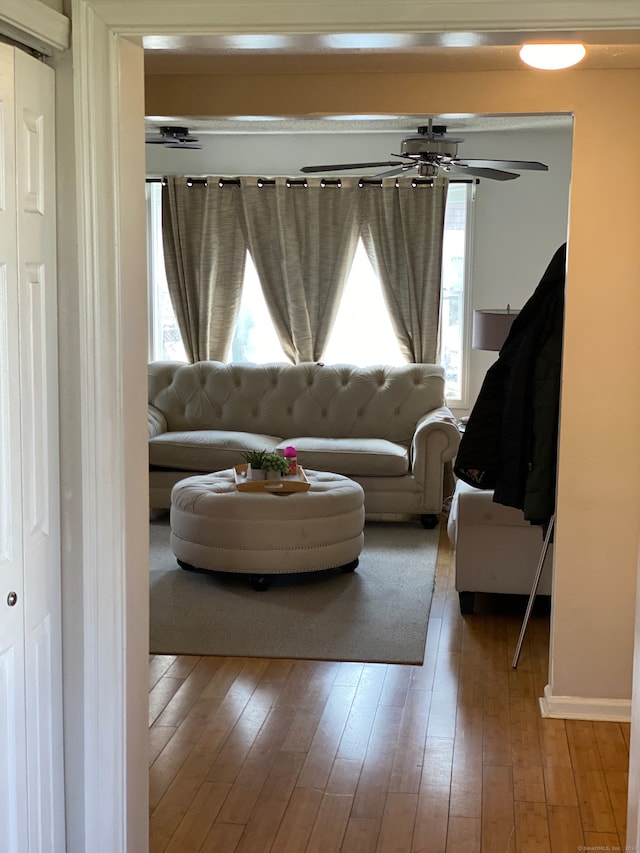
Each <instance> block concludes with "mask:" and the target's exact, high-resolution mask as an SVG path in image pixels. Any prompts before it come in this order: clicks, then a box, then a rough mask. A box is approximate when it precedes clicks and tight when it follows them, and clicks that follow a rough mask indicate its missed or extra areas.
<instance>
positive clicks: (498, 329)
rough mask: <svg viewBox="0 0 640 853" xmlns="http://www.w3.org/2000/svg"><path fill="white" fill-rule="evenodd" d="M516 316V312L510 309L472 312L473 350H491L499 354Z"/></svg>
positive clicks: (489, 309) (488, 309)
mask: <svg viewBox="0 0 640 853" xmlns="http://www.w3.org/2000/svg"><path fill="white" fill-rule="evenodd" d="M517 316H518V311H513V310H512V309H511V308H509V307H507V308H487V309H478V310H476V311H474V312H473V337H472V346H473V348H474V349H483V350H492V351H495V352H499V351H500V350H501V349H502V344H503V343H504V342H505V340H506V337H507V335H508V334H509V329H510V328H511V324H512V323H513V321H514V320H515V319H516V317H517Z"/></svg>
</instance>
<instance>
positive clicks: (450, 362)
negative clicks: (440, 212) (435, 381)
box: [440, 183, 474, 405]
mask: <svg viewBox="0 0 640 853" xmlns="http://www.w3.org/2000/svg"><path fill="white" fill-rule="evenodd" d="M473 190H474V185H473V184H462V183H461V184H449V190H448V192H447V207H446V210H445V216H444V238H443V241H442V297H441V302H440V363H441V364H442V365H444V369H445V375H446V389H447V401H448V403H449V405H455V404H457V405H463V404H464V402H465V399H466V383H465V381H464V376H465V370H464V355H465V347H464V340H465V332H466V325H465V319H466V310H465V309H466V305H467V304H468V303H469V302H470V300H468V298H467V299H466V301H465V297H468V288H467V287H466V283H467V269H468V255H469V253H468V245H469V237H468V235H469V233H470V231H471V228H470V219H471V215H470V214H471V201H472V198H473Z"/></svg>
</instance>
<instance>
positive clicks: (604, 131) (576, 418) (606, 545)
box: [146, 70, 640, 700]
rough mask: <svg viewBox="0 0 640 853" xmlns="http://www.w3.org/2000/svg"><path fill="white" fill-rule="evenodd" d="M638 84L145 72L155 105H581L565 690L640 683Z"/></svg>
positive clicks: (568, 386)
mask: <svg viewBox="0 0 640 853" xmlns="http://www.w3.org/2000/svg"><path fill="white" fill-rule="evenodd" d="M639 99H640V71H638V70H632V71H581V70H573V71H564V72H556V73H548V72H546V73H544V72H543V73H540V72H530V71H513V72H475V73H463V72H461V73H447V74H438V73H434V74H413V73H411V74H406V73H405V74H388V73H387V74H366V73H362V74H351V75H349V74H316V75H313V74H298V75H290V74H279V75H268V74H261V75H259V76H253V75H251V74H245V75H234V76H232V77H224V76H218V77H200V78H185V77H184V76H176V77H173V78H167V77H162V76H153V77H150V78H147V91H146V112H147V114H148V115H149V114H151V115H162V114H164V115H200V116H203V115H239V114H250V115H260V114H266V115H268V114H276V115H305V114H306V115H308V114H325V113H332V114H335V113H376V112H380V113H391V114H405V113H406V114H410V113H412V112H416V113H421V114H429V113H434V114H439V113H453V112H465V113H510V112H532V113H537V112H569V113H573V114H574V116H575V127H574V144H573V156H572V159H573V169H572V184H571V201H570V215H569V219H570V230H569V261H568V280H567V314H566V325H565V362H564V379H563V398H562V422H561V436H560V466H559V494H558V522H557V535H556V547H555V551H556V576H555V596H554V612H553V649H552V671H551V677H550V682H551V694H552V696H555V697H561V696H575V697H591V698H604V699H614V700H615V699H629V698H630V696H631V671H632V656H633V623H634V596H635V586H636V561H637V542H638V519H639V518H640V490H639V483H640V477H639V476H638V475H639V474H640V464H639V462H640V444H639V443H638V442H637V441H636V440H635V439H634V432H635V434H636V435H637V431H638V430H637V426H636V425H637V424H638V422H640V393H639V384H640V383H639V380H638V370H639V368H640V285H639V282H640V239H638V238H639V234H640V157H638V156H637V140H639V139H640V111H638V110H635V109H632V108H631V106H632V105H634V104H637V103H638V102H639ZM531 239H532V240H535V233H532V234H531Z"/></svg>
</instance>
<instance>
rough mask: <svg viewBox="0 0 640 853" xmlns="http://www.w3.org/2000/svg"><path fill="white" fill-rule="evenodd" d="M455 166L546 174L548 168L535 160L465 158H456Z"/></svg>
mask: <svg viewBox="0 0 640 853" xmlns="http://www.w3.org/2000/svg"><path fill="white" fill-rule="evenodd" d="M456 164H458V165H461V166H465V165H466V166H473V167H474V168H475V167H476V166H478V167H479V168H481V169H515V170H517V171H520V172H522V171H526V170H528V169H529V170H532V171H535V172H548V171H549V167H548V166H546V165H545V164H544V163H538V162H537V161H536V160H469V159H468V158H467V157H461V158H457V157H456Z"/></svg>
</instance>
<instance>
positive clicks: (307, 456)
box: [278, 436, 409, 477]
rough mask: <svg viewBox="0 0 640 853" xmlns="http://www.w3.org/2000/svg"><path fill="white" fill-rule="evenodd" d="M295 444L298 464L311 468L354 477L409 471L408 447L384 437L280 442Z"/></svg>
mask: <svg viewBox="0 0 640 853" xmlns="http://www.w3.org/2000/svg"><path fill="white" fill-rule="evenodd" d="M288 444H292V445H293V446H294V447H295V448H296V451H297V455H298V464H299V465H302V467H303V468H308V469H309V470H311V471H314V470H315V471H333V473H334V474H344V475H345V476H346V477H352V476H356V477H357V476H361V477H367V476H377V477H402V476H403V475H404V474H408V473H409V449H408V448H407V447H405V446H404V445H402V444H396V443H395V442H393V441H386V440H385V439H382V438H311V437H307V436H300V437H295V438H288V439H286V441H282V442H280V444H279V445H278V446H279V447H285V446H286V445H288Z"/></svg>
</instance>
